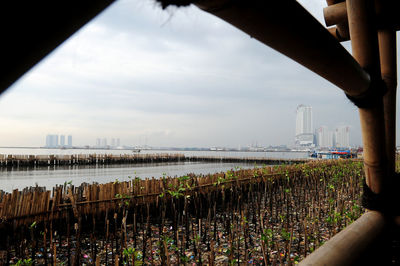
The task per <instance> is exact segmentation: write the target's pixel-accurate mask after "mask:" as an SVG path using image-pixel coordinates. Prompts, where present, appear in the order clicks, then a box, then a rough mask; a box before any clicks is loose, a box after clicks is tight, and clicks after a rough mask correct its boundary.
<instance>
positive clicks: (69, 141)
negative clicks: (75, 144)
mask: <svg viewBox="0 0 400 266" xmlns="http://www.w3.org/2000/svg"><path fill="white" fill-rule="evenodd" d="M68 147H72V136H71V135H68Z"/></svg>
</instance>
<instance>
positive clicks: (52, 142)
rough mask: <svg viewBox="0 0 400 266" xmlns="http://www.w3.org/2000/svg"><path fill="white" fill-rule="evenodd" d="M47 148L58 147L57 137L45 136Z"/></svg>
mask: <svg viewBox="0 0 400 266" xmlns="http://www.w3.org/2000/svg"><path fill="white" fill-rule="evenodd" d="M45 147H47V148H57V147H58V135H50V134H49V135H47V136H46V146H45Z"/></svg>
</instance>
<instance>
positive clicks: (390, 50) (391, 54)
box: [378, 30, 397, 174]
mask: <svg viewBox="0 0 400 266" xmlns="http://www.w3.org/2000/svg"><path fill="white" fill-rule="evenodd" d="M378 40H379V53H380V63H381V74H382V79H383V81H384V82H385V84H386V87H387V90H388V91H387V93H386V94H385V96H384V97H383V112H384V119H385V134H386V136H385V140H386V155H387V159H388V171H389V173H390V174H391V173H394V172H395V157H396V90H397V62H396V59H397V54H396V32H395V31H392V30H380V31H379V32H378Z"/></svg>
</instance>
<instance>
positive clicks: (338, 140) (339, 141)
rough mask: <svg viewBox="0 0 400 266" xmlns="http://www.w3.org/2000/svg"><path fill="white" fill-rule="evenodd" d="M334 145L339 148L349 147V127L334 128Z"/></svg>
mask: <svg viewBox="0 0 400 266" xmlns="http://www.w3.org/2000/svg"><path fill="white" fill-rule="evenodd" d="M335 146H336V147H340V148H347V147H350V127H348V126H341V127H338V128H336V131H335Z"/></svg>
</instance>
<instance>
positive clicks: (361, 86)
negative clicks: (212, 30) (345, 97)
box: [195, 0, 370, 96]
mask: <svg viewBox="0 0 400 266" xmlns="http://www.w3.org/2000/svg"><path fill="white" fill-rule="evenodd" d="M195 4H196V5H197V6H198V7H199V8H201V9H203V10H204V11H207V12H209V13H211V14H213V15H215V16H217V17H220V18H221V19H223V20H225V21H227V22H228V23H230V24H232V25H233V26H235V27H237V28H239V29H241V30H242V31H244V32H246V33H248V34H249V35H251V37H254V38H256V39H257V40H259V41H261V42H262V43H264V44H266V45H268V46H270V47H271V48H273V49H275V50H277V51H278V52H280V53H282V54H284V55H286V56H288V57H290V58H291V59H293V60H295V61H296V62H298V63H300V64H302V65H303V66H305V67H307V68H308V69H310V70H311V71H314V72H315V73H317V74H318V75H320V76H321V77H323V78H325V79H327V80H328V81H330V82H332V83H333V84H335V85H336V86H338V87H339V88H341V89H342V90H344V91H345V92H346V93H347V94H349V95H351V96H357V95H360V94H362V93H364V92H365V91H366V90H367V88H368V87H369V84H370V78H369V75H368V74H367V73H366V72H365V71H364V70H363V69H361V68H360V66H359V64H357V62H355V60H354V58H353V57H352V56H351V55H350V54H349V53H348V52H347V51H346V49H345V48H344V47H343V46H341V45H340V43H338V42H337V40H335V38H334V37H333V36H332V35H331V34H330V33H329V32H328V31H327V30H326V29H325V28H324V27H323V26H322V25H321V24H320V23H319V22H318V21H317V20H316V19H315V18H314V17H313V16H312V15H311V14H309V13H308V12H307V10H305V9H304V8H303V7H302V6H301V5H300V4H299V3H297V2H296V1H292V0H280V1H258V0H251V1H234V0H199V1H196V2H195ZM299 29H301V30H299Z"/></svg>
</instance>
